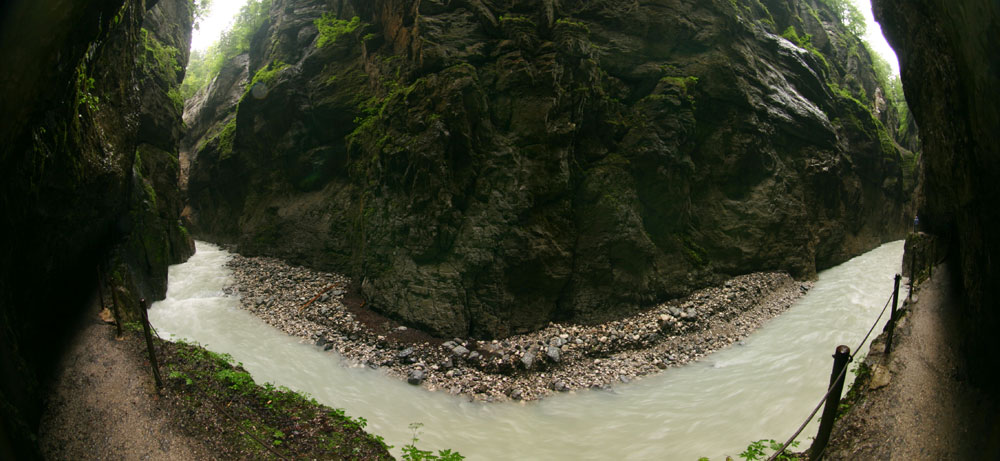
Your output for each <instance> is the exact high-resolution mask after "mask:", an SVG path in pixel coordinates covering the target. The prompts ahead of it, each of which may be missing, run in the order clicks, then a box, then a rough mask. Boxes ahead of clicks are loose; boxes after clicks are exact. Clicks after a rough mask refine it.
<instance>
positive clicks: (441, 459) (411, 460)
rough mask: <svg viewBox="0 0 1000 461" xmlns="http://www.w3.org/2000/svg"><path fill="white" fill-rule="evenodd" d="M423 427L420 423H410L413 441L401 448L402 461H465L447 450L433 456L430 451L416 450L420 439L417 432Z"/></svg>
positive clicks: (459, 455) (457, 454)
mask: <svg viewBox="0 0 1000 461" xmlns="http://www.w3.org/2000/svg"><path fill="white" fill-rule="evenodd" d="M421 427H423V424H422V423H411V424H410V430H412V431H413V439H411V440H410V443H408V444H406V445H404V446H403V459H404V460H406V461H423V460H438V461H462V460H463V459H465V457H464V456H462V455H461V454H459V453H458V452H454V451H451V450H450V449H448V450H438V452H437V454H436V455H435V454H434V453H433V452H431V451H427V450H421V449H419V448H417V442H419V441H420V439H418V438H417V431H418V430H419V429H420V428H421Z"/></svg>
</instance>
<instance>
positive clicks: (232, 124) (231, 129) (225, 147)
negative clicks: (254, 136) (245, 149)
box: [219, 117, 236, 159]
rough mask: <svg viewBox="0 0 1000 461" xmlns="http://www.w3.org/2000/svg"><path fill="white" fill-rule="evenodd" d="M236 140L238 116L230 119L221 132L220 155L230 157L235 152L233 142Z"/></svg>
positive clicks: (224, 157)
mask: <svg viewBox="0 0 1000 461" xmlns="http://www.w3.org/2000/svg"><path fill="white" fill-rule="evenodd" d="M235 140H236V117H233V118H231V119H229V123H226V126H224V127H223V128H222V131H220V132H219V157H220V158H222V159H226V158H229V157H230V156H232V154H233V142H234V141H235Z"/></svg>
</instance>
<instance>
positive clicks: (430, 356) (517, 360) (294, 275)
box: [226, 254, 810, 401]
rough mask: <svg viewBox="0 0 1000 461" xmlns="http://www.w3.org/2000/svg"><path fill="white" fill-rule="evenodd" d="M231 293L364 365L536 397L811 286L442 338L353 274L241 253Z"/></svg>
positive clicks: (736, 288)
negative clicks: (375, 303) (406, 321)
mask: <svg viewBox="0 0 1000 461" xmlns="http://www.w3.org/2000/svg"><path fill="white" fill-rule="evenodd" d="M227 266H228V267H229V268H230V269H231V270H232V271H233V279H234V283H233V284H232V285H231V286H228V287H227V288H226V292H227V294H230V295H238V296H239V297H240V303H241V306H242V307H243V308H244V309H246V310H248V311H250V312H251V313H253V314H254V315H256V316H257V317H259V318H261V319H262V320H264V321H265V322H267V323H268V324H270V325H272V326H274V327H275V328H278V329H279V330H281V331H283V332H285V333H287V334H289V335H293V336H297V337H300V338H303V339H304V340H307V341H310V342H313V343H315V344H316V345H318V346H320V347H322V348H324V349H325V350H327V351H336V352H337V353H339V354H340V355H342V356H343V357H345V358H347V359H348V360H349V361H351V362H353V363H355V364H356V365H357V366H367V367H370V368H377V369H381V370H384V371H385V372H386V373H387V374H388V375H390V376H394V377H397V378H400V379H404V380H406V381H408V382H409V383H410V384H414V385H421V386H424V387H425V388H427V389H428V390H431V391H443V392H448V393H450V394H456V395H458V394H461V395H465V396H468V397H469V398H470V399H473V400H480V401H502V400H511V399H512V400H535V399H539V398H542V397H545V396H546V395H550V394H552V393H554V392H570V391H573V390H576V389H585V388H608V387H610V386H612V385H614V384H617V383H627V382H629V381H631V380H634V379H637V378H640V377H642V376H646V375H650V374H655V373H658V372H660V371H662V370H664V369H666V368H669V367H672V366H680V365H684V364H686V363H689V362H691V361H694V360H697V359H699V358H701V357H704V356H705V355H707V354H710V353H712V352H714V351H716V350H719V349H722V348H724V347H726V346H729V345H730V344H733V343H735V342H738V341H740V340H741V339H743V338H744V337H746V336H747V335H748V334H749V333H751V332H752V331H754V330H755V329H757V328H758V327H759V326H761V325H762V324H763V323H764V322H766V321H767V320H769V319H771V318H773V317H774V316H776V315H778V314H780V313H782V312H784V310H785V309H787V308H788V307H789V306H790V305H791V304H792V303H793V302H794V301H795V300H797V299H798V298H799V297H801V296H802V295H803V294H804V293H805V292H806V291H807V290H808V289H809V287H810V284H809V283H801V282H797V281H795V280H793V279H792V278H791V277H789V276H788V275H787V274H783V273H767V272H762V273H754V274H748V275H743V276H739V277H735V278H733V279H731V280H729V281H727V282H726V283H725V284H724V285H722V286H719V287H714V288H707V289H703V290H699V291H697V292H695V293H693V294H692V295H691V296H688V297H687V298H683V299H679V300H674V301H670V302H668V303H664V304H661V305H659V306H656V307H654V308H652V309H650V310H648V311H646V312H643V313H641V314H638V315H635V316H632V317H628V318H625V319H621V320H617V321H613V322H608V323H604V324H600V325H572V324H549V326H548V327H547V328H544V329H542V330H540V331H536V332H533V333H530V334H525V335H516V336H512V337H509V338H505V339H503V340H494V341H477V340H473V339H466V338H453V339H440V338H434V337H431V336H430V335H427V334H426V333H424V332H421V331H419V330H416V329H413V328H407V327H406V326H403V325H400V324H398V323H397V322H395V321H393V320H391V319H388V318H386V317H383V316H381V315H380V314H378V313H377V312H374V311H372V310H369V309H366V308H365V307H364V302H363V300H361V299H360V298H359V297H358V296H357V294H355V293H353V292H352V290H351V284H350V280H349V279H348V278H347V277H345V276H342V275H339V274H333V273H326V272H318V271H312V270H308V269H305V268H302V267H295V266H290V265H288V264H285V263H284V262H282V261H279V260H277V259H274V258H266V257H253V258H247V257H243V256H241V255H238V254H233V257H232V258H231V259H230V260H229V262H228V263H227Z"/></svg>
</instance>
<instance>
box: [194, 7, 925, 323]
mask: <svg viewBox="0 0 1000 461" xmlns="http://www.w3.org/2000/svg"><path fill="white" fill-rule="evenodd" d="M823 5H825V3H822V2H791V1H777V0H775V1H768V2H757V1H754V2H729V1H721V0H717V1H680V0H657V1H653V2H643V3H640V2H631V1H626V2H622V1H618V0H615V1H611V0H588V1H583V0H577V1H561V2H555V1H552V0H533V1H481V0H463V1H443V0H422V1H416V2H414V1H403V0H378V1H374V2H369V1H346V0H342V1H321V0H311V1H309V0H274V2H273V5H272V8H271V15H270V21H269V22H268V24H266V25H265V26H264V27H263V28H262V29H261V30H259V31H258V33H257V34H256V35H255V36H254V37H253V44H252V47H251V50H250V52H249V53H248V54H247V55H246V56H245V57H244V58H239V59H236V60H234V61H233V62H231V63H230V64H231V65H229V66H227V67H226V68H225V69H224V70H223V71H222V74H221V76H220V78H219V79H218V80H217V81H216V82H215V83H213V85H212V87H210V88H209V89H208V90H207V94H203V95H200V96H199V98H198V105H197V107H194V106H189V108H188V110H189V112H188V113H187V114H186V117H187V118H188V120H189V124H190V125H191V127H192V131H191V132H192V133H200V134H199V135H196V136H194V137H191V138H188V139H187V141H186V143H185V144H186V145H187V146H191V149H190V154H189V155H190V160H191V174H190V182H189V185H188V187H189V189H188V190H189V201H190V205H191V213H190V216H191V217H192V220H193V222H194V225H195V231H196V232H197V233H198V234H199V235H202V236H205V238H208V239H211V240H216V241H222V242H230V243H238V244H239V247H240V251H241V252H244V253H247V254H267V255H271V256H277V257H281V258H284V259H286V260H289V261H291V262H294V263H298V264H305V265H308V266H311V267H316V268H320V269H335V270H340V271H345V272H348V273H349V274H351V275H352V276H353V277H354V278H355V279H356V280H357V281H359V282H360V288H361V290H362V293H363V294H364V296H365V297H366V298H367V300H368V302H369V303H370V305H372V306H373V307H375V308H376V309H379V310H381V311H383V312H385V313H387V314H388V315H390V316H393V317H395V318H398V319H401V320H403V321H405V322H408V323H410V324H411V325H418V326H421V327H424V328H426V329H429V330H430V331H432V332H434V333H436V334H439V335H443V336H448V337H451V336H459V335H461V336H465V335H474V336H479V337H496V336H505V335H509V334H513V333H518V332H524V331H529V330H533V329H537V328H540V327H542V326H544V325H545V324H546V322H548V321H551V320H573V321H580V322H594V321H601V320H607V319H609V318H612V317H616V316H620V315H624V314H627V313H630V312H634V311H636V310H639V309H641V308H643V307H646V306H649V305H652V304H653V303H655V302H657V301H660V300H663V299H666V298H671V297H676V296H681V295H683V294H686V293H688V292H690V291H691V290H693V289H696V288H700V287H703V286H706V285H709V284H712V283H716V282H718V281H720V280H721V279H723V278H726V277H728V276H732V275H737V274H741V273H746V272H751V271H758V270H772V269H779V270H786V271H789V272H791V273H792V274H793V275H795V276H797V277H803V278H808V277H811V276H813V275H814V274H815V273H816V271H817V270H819V269H823V268H825V267H829V266H831V265H834V264H837V263H839V262H842V261H844V260H846V259H847V258H849V257H851V256H854V255H857V254H859V253H861V252H863V251H866V250H868V249H870V248H872V247H874V246H876V245H878V244H879V243H881V242H883V241H886V240H889V239H894V238H900V237H901V236H902V235H903V232H904V228H905V223H906V222H907V220H908V218H907V217H906V216H904V215H905V214H906V213H905V210H904V203H905V202H906V200H907V197H908V192H909V191H908V190H906V189H904V182H905V181H904V180H905V179H906V178H904V172H903V168H902V166H903V165H904V164H905V162H906V160H907V156H910V157H911V158H912V154H910V153H909V152H906V151H904V150H901V149H899V147H898V144H897V143H896V142H895V141H894V139H893V138H892V135H893V132H892V131H890V130H887V129H886V128H885V127H884V125H883V122H882V121H880V117H881V118H885V117H888V116H889V115H888V113H887V111H885V110H883V109H879V107H880V106H879V105H878V103H877V95H878V94H881V93H880V92H881V88H879V87H878V84H877V80H876V79H875V77H874V72H873V71H872V70H871V69H872V63H871V58H870V56H868V55H867V53H866V52H865V51H864V49H863V47H860V45H859V43H858V41H857V39H856V38H855V37H853V36H851V35H850V34H848V33H847V32H846V31H845V30H844V25H843V23H842V21H841V19H840V17H839V15H838V14H836V13H835V12H833V11H831V10H829V9H828V8H827V7H825V6H823ZM323 15H326V16H323ZM355 18H356V19H355ZM790 27H792V28H794V30H796V31H797V35H801V36H800V37H798V38H797V39H795V41H794V42H793V41H792V40H790V39H788V38H785V37H783V36H782V35H781V34H783V33H785V32H786V31H787V30H788V29H789V28H790ZM806 34H810V35H811V37H806ZM859 50H860V51H859ZM251 76H252V77H251ZM208 101H219V103H215V104H210V103H207V102H208ZM204 113H209V114H212V115H211V116H205V115H203V114H204ZM192 122H193V123H192ZM910 183H911V184H912V181H910Z"/></svg>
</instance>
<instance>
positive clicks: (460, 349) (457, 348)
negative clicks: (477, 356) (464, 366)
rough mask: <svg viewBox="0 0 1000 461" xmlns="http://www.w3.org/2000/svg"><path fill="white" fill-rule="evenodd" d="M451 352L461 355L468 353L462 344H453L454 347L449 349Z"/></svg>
mask: <svg viewBox="0 0 1000 461" xmlns="http://www.w3.org/2000/svg"><path fill="white" fill-rule="evenodd" d="M451 353H452V354H454V355H456V356H459V357H461V356H464V355H466V354H468V353H469V350H468V349H466V348H465V347H464V346H455V348H454V349H452V350H451Z"/></svg>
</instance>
